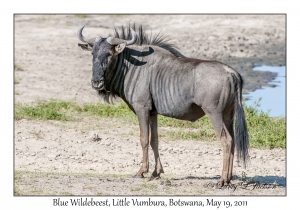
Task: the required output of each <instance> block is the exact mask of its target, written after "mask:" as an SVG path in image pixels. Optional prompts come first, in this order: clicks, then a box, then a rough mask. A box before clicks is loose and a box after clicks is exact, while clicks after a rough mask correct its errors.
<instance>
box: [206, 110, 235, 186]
mask: <svg viewBox="0 0 300 210" xmlns="http://www.w3.org/2000/svg"><path fill="white" fill-rule="evenodd" d="M206 114H207V116H208V118H209V119H210V121H211V123H212V125H213V127H214V130H215V132H216V134H217V136H218V137H219V138H220V140H221V144H222V146H223V170H222V176H221V178H220V180H219V182H218V184H219V185H220V186H223V185H224V182H225V183H229V182H230V180H231V179H232V165H233V153H232V151H233V150H234V143H233V138H232V134H230V132H229V130H228V129H227V126H226V124H225V122H224V120H223V113H220V112H219V113H215V112H206Z"/></svg>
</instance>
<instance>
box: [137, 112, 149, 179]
mask: <svg viewBox="0 0 300 210" xmlns="http://www.w3.org/2000/svg"><path fill="white" fill-rule="evenodd" d="M135 112H136V115H137V117H138V120H139V125H140V142H141V146H142V150H143V164H142V166H141V168H140V170H139V171H138V172H137V176H138V177H144V175H143V174H144V173H147V172H148V170H149V158H148V148H149V116H150V111H149V109H147V108H145V107H141V108H137V109H135Z"/></svg>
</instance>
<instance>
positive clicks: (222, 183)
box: [216, 180, 224, 188]
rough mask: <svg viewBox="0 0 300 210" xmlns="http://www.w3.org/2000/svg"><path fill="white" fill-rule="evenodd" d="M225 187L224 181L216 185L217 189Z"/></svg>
mask: <svg viewBox="0 0 300 210" xmlns="http://www.w3.org/2000/svg"><path fill="white" fill-rule="evenodd" d="M223 186H224V180H219V181H218V183H217V184H216V187H217V188H219V187H223Z"/></svg>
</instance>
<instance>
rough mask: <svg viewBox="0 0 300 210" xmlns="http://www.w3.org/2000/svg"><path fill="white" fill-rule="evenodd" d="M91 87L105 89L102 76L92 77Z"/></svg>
mask: <svg viewBox="0 0 300 210" xmlns="http://www.w3.org/2000/svg"><path fill="white" fill-rule="evenodd" d="M91 82H92V87H93V88H94V89H96V90H103V89H105V84H104V79H103V78H92V80H91Z"/></svg>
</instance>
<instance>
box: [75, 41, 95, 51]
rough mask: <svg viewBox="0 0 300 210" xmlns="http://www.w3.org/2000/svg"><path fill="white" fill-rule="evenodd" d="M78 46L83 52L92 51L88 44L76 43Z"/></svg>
mask: <svg viewBox="0 0 300 210" xmlns="http://www.w3.org/2000/svg"><path fill="white" fill-rule="evenodd" d="M78 46H79V47H81V48H82V49H83V50H87V51H92V49H93V47H92V46H91V45H89V44H81V43H78Z"/></svg>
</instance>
